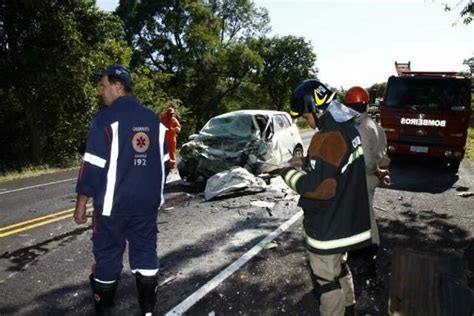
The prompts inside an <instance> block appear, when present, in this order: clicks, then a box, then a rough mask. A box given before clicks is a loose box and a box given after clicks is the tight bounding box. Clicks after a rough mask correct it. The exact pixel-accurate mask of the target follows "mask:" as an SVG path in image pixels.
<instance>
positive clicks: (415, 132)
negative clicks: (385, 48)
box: [380, 62, 471, 170]
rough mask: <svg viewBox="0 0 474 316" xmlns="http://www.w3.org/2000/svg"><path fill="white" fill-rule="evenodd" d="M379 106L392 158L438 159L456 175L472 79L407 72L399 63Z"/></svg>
mask: <svg viewBox="0 0 474 316" xmlns="http://www.w3.org/2000/svg"><path fill="white" fill-rule="evenodd" d="M395 68H396V70H397V74H398V76H391V77H390V78H388V81H387V86H386V88H385V93H384V97H383V100H382V101H381V103H380V105H381V107H380V122H381V125H382V127H383V128H384V129H385V133H386V135H387V142H388V148H387V149H388V154H389V155H390V156H410V157H429V158H434V159H442V160H444V161H446V162H447V165H448V166H449V167H450V168H451V169H453V170H457V169H458V168H459V164H460V162H461V160H462V159H463V157H464V152H465V145H466V137H467V130H468V127H469V118H470V115H471V79H470V78H466V77H463V76H461V75H460V74H458V73H456V72H441V71H411V69H410V62H408V63H397V62H395Z"/></svg>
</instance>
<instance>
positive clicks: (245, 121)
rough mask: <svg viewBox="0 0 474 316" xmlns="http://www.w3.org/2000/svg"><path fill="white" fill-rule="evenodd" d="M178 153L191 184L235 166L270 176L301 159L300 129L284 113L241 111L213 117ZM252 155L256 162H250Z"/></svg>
mask: <svg viewBox="0 0 474 316" xmlns="http://www.w3.org/2000/svg"><path fill="white" fill-rule="evenodd" d="M190 139H191V141H189V142H188V143H186V144H184V145H183V146H182V147H181V149H180V153H179V159H178V170H179V174H180V176H181V178H182V179H186V180H187V181H189V182H192V181H196V180H198V179H199V178H202V179H208V178H209V177H211V176H212V175H214V174H216V173H218V172H221V171H224V170H228V169H230V168H231V167H234V166H240V167H244V168H246V169H247V170H248V171H250V172H251V173H253V174H254V175H258V174H261V173H269V172H271V171H274V170H275V169H277V168H278V165H279V164H282V163H283V162H285V161H287V160H288V159H290V158H291V156H292V155H295V156H302V154H303V146H302V141H301V137H300V135H299V132H298V129H297V127H296V126H295V125H294V124H293V123H292V121H291V118H290V116H289V115H288V114H287V113H285V112H279V111H265V110H241V111H236V112H230V113H226V114H222V115H219V116H216V117H213V118H211V119H210V120H209V121H208V122H207V123H206V125H205V126H204V127H203V128H202V129H201V131H200V132H199V134H195V135H191V137H190ZM249 156H255V157H256V158H257V160H258V162H255V159H253V160H250V161H249Z"/></svg>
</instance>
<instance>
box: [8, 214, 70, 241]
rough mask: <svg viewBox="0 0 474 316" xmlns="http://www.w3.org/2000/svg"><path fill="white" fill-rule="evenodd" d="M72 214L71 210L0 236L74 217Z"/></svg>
mask: <svg viewBox="0 0 474 316" xmlns="http://www.w3.org/2000/svg"><path fill="white" fill-rule="evenodd" d="M72 214H73V212H72V211H70V212H69V213H68V214H66V215H63V216H60V217H56V218H52V219H49V220H47V221H44V222H39V223H36V224H33V225H28V226H25V227H22V228H18V229H15V230H11V231H8V232H6V233H1V234H0V238H2V237H7V236H10V235H13V234H16V233H20V232H23V231H25V230H30V229H33V228H36V227H40V226H44V225H47V224H50V223H54V222H57V221H60V220H62V219H65V218H71V219H72Z"/></svg>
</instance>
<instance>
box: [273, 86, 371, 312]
mask: <svg viewBox="0 0 474 316" xmlns="http://www.w3.org/2000/svg"><path fill="white" fill-rule="evenodd" d="M334 95H335V93H334V92H332V91H331V90H330V89H329V88H327V87H326V86H325V85H323V84H322V83H320V82H319V81H317V80H306V81H303V82H302V83H301V84H300V85H299V86H298V87H297V88H296V89H295V90H294V92H293V94H292V96H291V103H290V107H291V111H290V114H291V116H292V117H293V118H297V117H300V116H303V117H304V118H305V120H306V122H307V124H308V125H309V126H310V127H312V128H316V127H317V128H318V129H319V131H318V132H316V133H315V134H314V136H313V137H312V139H311V143H310V146H309V148H308V153H307V156H306V157H304V158H293V159H292V160H290V165H291V166H292V167H288V168H284V169H283V170H282V171H281V176H282V177H283V179H284V181H285V182H286V183H287V184H288V186H289V187H290V188H292V189H293V190H295V191H296V192H297V193H298V194H299V195H300V199H299V202H298V206H300V207H301V208H303V210H304V220H303V226H304V242H305V246H306V248H307V250H308V257H309V263H310V266H311V270H312V277H313V281H314V286H315V290H314V291H315V294H316V297H317V299H318V300H319V312H320V314H321V315H322V316H338V315H352V314H354V305H355V295H354V284H353V281H352V275H351V272H350V270H349V267H348V266H347V263H346V260H347V251H350V250H353V249H359V248H363V247H365V246H367V245H370V243H371V231H370V217H369V201H368V194H367V185H366V177H365V164H364V158H363V149H362V145H361V139H360V135H359V133H358V132H357V130H356V128H355V126H354V117H355V116H357V114H358V113H357V112H356V111H354V110H352V109H349V108H347V107H346V106H344V105H343V104H341V103H339V102H337V101H333V98H334ZM299 167H301V168H302V170H300V168H299Z"/></svg>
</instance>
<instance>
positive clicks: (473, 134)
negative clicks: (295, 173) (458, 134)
mask: <svg viewBox="0 0 474 316" xmlns="http://www.w3.org/2000/svg"><path fill="white" fill-rule="evenodd" d="M466 158H469V159H470V160H474V127H469V129H468V130H467V140H466Z"/></svg>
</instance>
